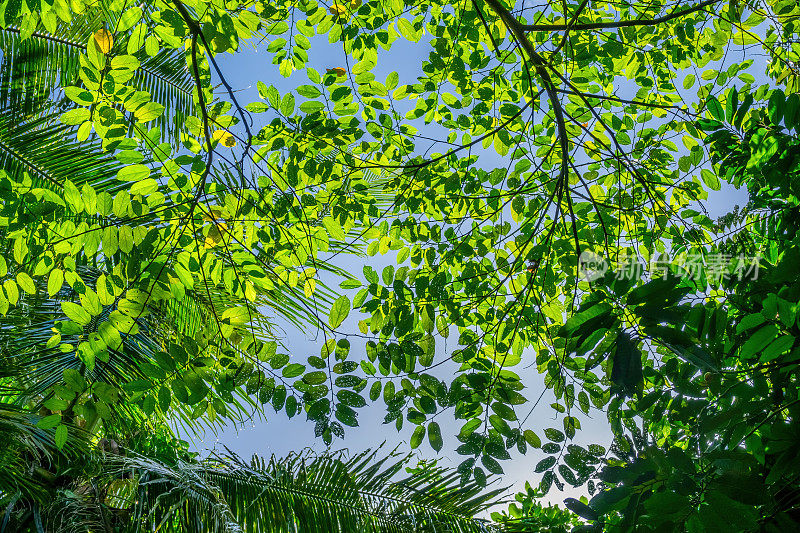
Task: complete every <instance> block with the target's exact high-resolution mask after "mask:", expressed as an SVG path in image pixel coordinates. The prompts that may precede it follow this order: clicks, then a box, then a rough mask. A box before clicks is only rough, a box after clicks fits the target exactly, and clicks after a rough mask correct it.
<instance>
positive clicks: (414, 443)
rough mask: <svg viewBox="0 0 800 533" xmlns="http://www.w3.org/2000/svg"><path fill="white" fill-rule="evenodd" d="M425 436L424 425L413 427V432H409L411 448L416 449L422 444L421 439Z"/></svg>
mask: <svg viewBox="0 0 800 533" xmlns="http://www.w3.org/2000/svg"><path fill="white" fill-rule="evenodd" d="M424 437H425V426H423V425H419V426H417V427H416V428H414V433H412V434H411V442H410V445H411V449H412V450H416V449H417V448H419V445H420V444H422V439H423V438H424Z"/></svg>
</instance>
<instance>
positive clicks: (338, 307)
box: [328, 295, 350, 329]
mask: <svg viewBox="0 0 800 533" xmlns="http://www.w3.org/2000/svg"><path fill="white" fill-rule="evenodd" d="M349 314H350V299H349V298H348V297H347V296H345V295H341V296H339V298H337V299H336V301H335V302H333V305H332V306H331V313H330V316H329V317H328V324H330V326H331V328H333V329H336V328H338V327H339V326H340V325H341V324H342V322H344V319H345V318H347V315H349Z"/></svg>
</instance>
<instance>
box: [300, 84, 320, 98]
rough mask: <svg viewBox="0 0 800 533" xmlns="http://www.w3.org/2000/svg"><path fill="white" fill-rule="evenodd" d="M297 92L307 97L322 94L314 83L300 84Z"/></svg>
mask: <svg viewBox="0 0 800 533" xmlns="http://www.w3.org/2000/svg"><path fill="white" fill-rule="evenodd" d="M297 93H298V94H299V95H300V96H304V97H306V98H317V97H319V96H320V95H321V94H322V92H320V90H319V89H318V88H316V87H315V86H313V85H299V86H298V87H297Z"/></svg>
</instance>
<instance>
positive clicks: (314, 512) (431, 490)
mask: <svg viewBox="0 0 800 533" xmlns="http://www.w3.org/2000/svg"><path fill="white" fill-rule="evenodd" d="M409 461H410V456H408V455H404V456H403V455H399V454H396V453H390V454H388V455H386V456H384V457H379V456H378V451H377V450H376V451H367V452H364V453H361V454H358V455H356V456H355V457H353V458H350V459H346V458H345V456H344V454H342V453H326V454H323V455H319V456H315V455H312V454H311V453H310V452H305V453H299V454H291V455H289V456H288V457H286V458H282V459H278V458H275V457H273V458H272V459H270V460H269V461H264V460H263V459H261V458H258V457H254V458H253V459H252V460H251V461H250V462H245V461H243V460H242V459H241V458H240V457H238V456H236V455H234V454H232V453H230V452H229V453H227V454H226V455H224V456H219V457H215V458H214V459H211V460H207V461H205V462H202V463H199V464H194V463H178V464H176V465H173V466H170V465H166V464H164V463H161V462H158V461H154V460H152V459H147V458H142V457H130V458H126V459H124V460H122V461H120V462H119V465H118V469H119V472H118V473H117V475H119V474H121V473H123V472H127V473H129V474H128V476H129V477H130V473H133V475H136V476H138V479H139V495H138V498H137V502H138V504H137V506H136V508H135V509H134V516H135V518H134V521H133V525H134V526H135V527H134V531H140V530H146V529H147V528H152V527H159V526H160V527H161V531H181V532H187V531H203V532H216V531H246V532H248V533H250V532H259V531H271V532H275V533H278V532H283V531H286V532H295V531H304V532H309V533H312V532H316V531H320V532H326V533H327V532H333V531H346V532H353V533H357V532H361V531H364V532H366V531H370V532H372V531H374V532H384V531H386V532H394V531H398V532H399V531H402V532H428V531H431V532H433V531H438V532H443V531H449V532H473V531H476V532H484V531H489V530H490V526H489V524H488V523H487V522H485V521H483V520H479V519H476V518H474V515H475V514H476V513H478V512H480V511H482V510H484V509H485V508H486V507H487V506H488V505H490V504H491V503H492V502H493V499H494V498H495V496H497V494H499V493H500V492H501V490H502V489H498V490H493V491H486V492H484V491H482V489H481V488H480V487H478V486H477V485H476V484H474V483H466V484H462V483H461V477H460V476H459V475H458V474H456V473H454V472H447V471H445V470H444V469H441V468H438V467H435V466H432V467H429V468H424V469H417V470H415V471H413V473H412V474H411V475H409V476H408V477H406V478H405V479H401V480H399V481H398V480H396V477H397V474H398V473H400V472H401V471H402V470H403V469H404V468H405V467H406V466H408V464H409Z"/></svg>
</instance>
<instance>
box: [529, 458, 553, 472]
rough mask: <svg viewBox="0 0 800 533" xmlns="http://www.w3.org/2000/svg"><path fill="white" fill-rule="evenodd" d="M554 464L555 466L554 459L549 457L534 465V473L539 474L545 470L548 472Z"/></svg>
mask: <svg viewBox="0 0 800 533" xmlns="http://www.w3.org/2000/svg"><path fill="white" fill-rule="evenodd" d="M554 464H556V458H555V457H553V456H552V455H551V456H550V457H545V458H544V459H542V460H541V461H539V462H538V463H537V464H536V468H535V469H534V471H535V472H536V473H537V474H541V473H542V472H544V471H545V470H549V469H550V468H552V467H553V465H554Z"/></svg>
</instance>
